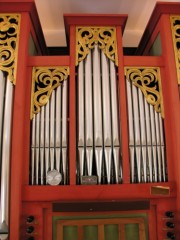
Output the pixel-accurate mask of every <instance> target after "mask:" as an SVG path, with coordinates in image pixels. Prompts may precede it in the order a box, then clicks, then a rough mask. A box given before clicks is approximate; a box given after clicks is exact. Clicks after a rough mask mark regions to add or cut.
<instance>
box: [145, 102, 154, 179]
mask: <svg viewBox="0 0 180 240" xmlns="http://www.w3.org/2000/svg"><path fill="white" fill-rule="evenodd" d="M144 107H145V123H146V142H147V161H148V169H149V181H150V182H152V181H153V178H152V174H153V167H152V162H153V160H152V147H151V144H152V140H151V128H150V127H151V126H150V113H149V111H150V109H149V107H150V106H149V104H148V103H147V101H146V99H145V98H144Z"/></svg>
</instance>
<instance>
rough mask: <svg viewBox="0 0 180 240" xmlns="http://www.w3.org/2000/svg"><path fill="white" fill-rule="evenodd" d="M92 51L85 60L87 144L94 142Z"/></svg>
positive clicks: (90, 145) (89, 145) (90, 144)
mask: <svg viewBox="0 0 180 240" xmlns="http://www.w3.org/2000/svg"><path fill="white" fill-rule="evenodd" d="M91 69H92V66H91V51H90V53H89V54H88V56H87V58H86V60H85V134H86V146H88V147H92V144H93V120H92V117H93V115H92V74H91Z"/></svg>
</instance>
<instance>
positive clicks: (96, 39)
mask: <svg viewBox="0 0 180 240" xmlns="http://www.w3.org/2000/svg"><path fill="white" fill-rule="evenodd" d="M95 44H97V45H98V47H99V48H100V49H101V50H102V51H103V52H104V54H105V55H106V56H107V57H108V58H109V59H110V60H112V61H113V62H115V64H116V66H117V65H118V54H117V40H116V28H115V27H76V66H77V65H78V64H79V62H80V61H82V60H83V59H85V58H86V56H87V55H88V53H89V51H90V49H93V48H94V46H95Z"/></svg>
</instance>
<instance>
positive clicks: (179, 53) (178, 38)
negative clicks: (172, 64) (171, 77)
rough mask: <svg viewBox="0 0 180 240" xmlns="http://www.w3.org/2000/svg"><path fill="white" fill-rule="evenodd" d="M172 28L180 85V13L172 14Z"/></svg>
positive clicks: (179, 82)
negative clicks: (177, 14)
mask: <svg viewBox="0 0 180 240" xmlns="http://www.w3.org/2000/svg"><path fill="white" fill-rule="evenodd" d="M170 20H171V29H172V38H173V44H174V53H175V61H176V69H177V78H178V84H179V85H180V15H179V16H171V17H170Z"/></svg>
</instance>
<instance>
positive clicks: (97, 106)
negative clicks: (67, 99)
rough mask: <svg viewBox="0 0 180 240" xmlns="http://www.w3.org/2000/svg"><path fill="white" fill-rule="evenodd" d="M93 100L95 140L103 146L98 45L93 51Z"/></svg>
mask: <svg viewBox="0 0 180 240" xmlns="http://www.w3.org/2000/svg"><path fill="white" fill-rule="evenodd" d="M93 93H94V96H93V101H94V142H95V146H102V144H103V140H102V136H103V133H102V99H101V76H100V53H99V51H98V47H97V46H95V47H94V52H93Z"/></svg>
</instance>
